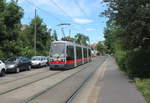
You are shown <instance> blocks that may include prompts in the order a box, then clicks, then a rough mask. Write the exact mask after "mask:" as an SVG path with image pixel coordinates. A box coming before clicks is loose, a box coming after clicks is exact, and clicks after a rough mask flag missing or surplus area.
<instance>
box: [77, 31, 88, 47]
mask: <svg viewBox="0 0 150 103" xmlns="http://www.w3.org/2000/svg"><path fill="white" fill-rule="evenodd" d="M75 42H76V43H78V44H81V45H88V42H89V37H88V36H85V35H84V34H81V33H78V34H77V35H75Z"/></svg>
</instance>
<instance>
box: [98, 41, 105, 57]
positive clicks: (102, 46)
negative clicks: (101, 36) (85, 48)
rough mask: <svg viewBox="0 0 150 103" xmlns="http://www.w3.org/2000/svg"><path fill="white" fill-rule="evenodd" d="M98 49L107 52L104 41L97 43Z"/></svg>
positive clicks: (103, 52)
mask: <svg viewBox="0 0 150 103" xmlns="http://www.w3.org/2000/svg"><path fill="white" fill-rule="evenodd" d="M96 49H97V50H98V51H99V52H100V53H102V54H105V53H106V46H105V45H104V43H103V42H98V43H97V44H96Z"/></svg>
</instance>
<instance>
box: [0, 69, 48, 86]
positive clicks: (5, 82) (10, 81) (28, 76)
mask: <svg viewBox="0 0 150 103" xmlns="http://www.w3.org/2000/svg"><path fill="white" fill-rule="evenodd" d="M46 72H48V71H41V72H38V73H34V74H31V75H26V76H23V77H20V78H17V79H13V80H9V81H4V82H0V85H5V84H8V83H12V82H15V81H17V80H22V79H25V78H30V77H33V76H35V75H39V74H42V73H46Z"/></svg>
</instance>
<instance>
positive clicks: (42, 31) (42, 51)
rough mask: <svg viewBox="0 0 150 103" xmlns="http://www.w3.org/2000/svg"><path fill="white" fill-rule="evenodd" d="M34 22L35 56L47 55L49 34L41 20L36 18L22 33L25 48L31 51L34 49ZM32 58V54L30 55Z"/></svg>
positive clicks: (49, 40)
mask: <svg viewBox="0 0 150 103" xmlns="http://www.w3.org/2000/svg"><path fill="white" fill-rule="evenodd" d="M35 22H36V30H37V31H36V47H37V55H48V51H49V47H50V42H51V37H50V35H51V34H50V32H49V31H48V29H47V26H46V25H45V24H44V23H43V20H42V19H41V18H40V17H39V16H37V17H36V18H34V19H32V21H31V23H30V25H29V26H27V27H26V29H25V30H24V31H23V35H24V37H25V38H24V40H25V43H26V45H25V47H28V48H29V49H31V50H32V53H33V51H34V50H33V48H34V36H35V35H34V32H35V29H34V28H35ZM31 55H32V56H33V54H31Z"/></svg>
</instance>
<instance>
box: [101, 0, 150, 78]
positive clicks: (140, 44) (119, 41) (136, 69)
mask: <svg viewBox="0 0 150 103" xmlns="http://www.w3.org/2000/svg"><path fill="white" fill-rule="evenodd" d="M104 2H106V3H107V6H108V9H107V10H106V11H105V12H104V13H103V14H104V15H105V16H106V17H108V18H109V20H108V24H109V25H107V27H106V29H105V32H104V34H105V38H106V41H105V44H106V45H107V48H108V49H109V50H110V51H111V52H113V53H114V54H115V57H116V59H117V61H118V63H119V65H120V66H121V68H123V69H124V70H125V71H127V73H129V75H130V76H138V77H150V74H149V73H148V72H150V71H149V64H150V56H149V52H150V22H149V21H150V1H149V0H104ZM145 55H146V56H145ZM145 60H146V62H145Z"/></svg>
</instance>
